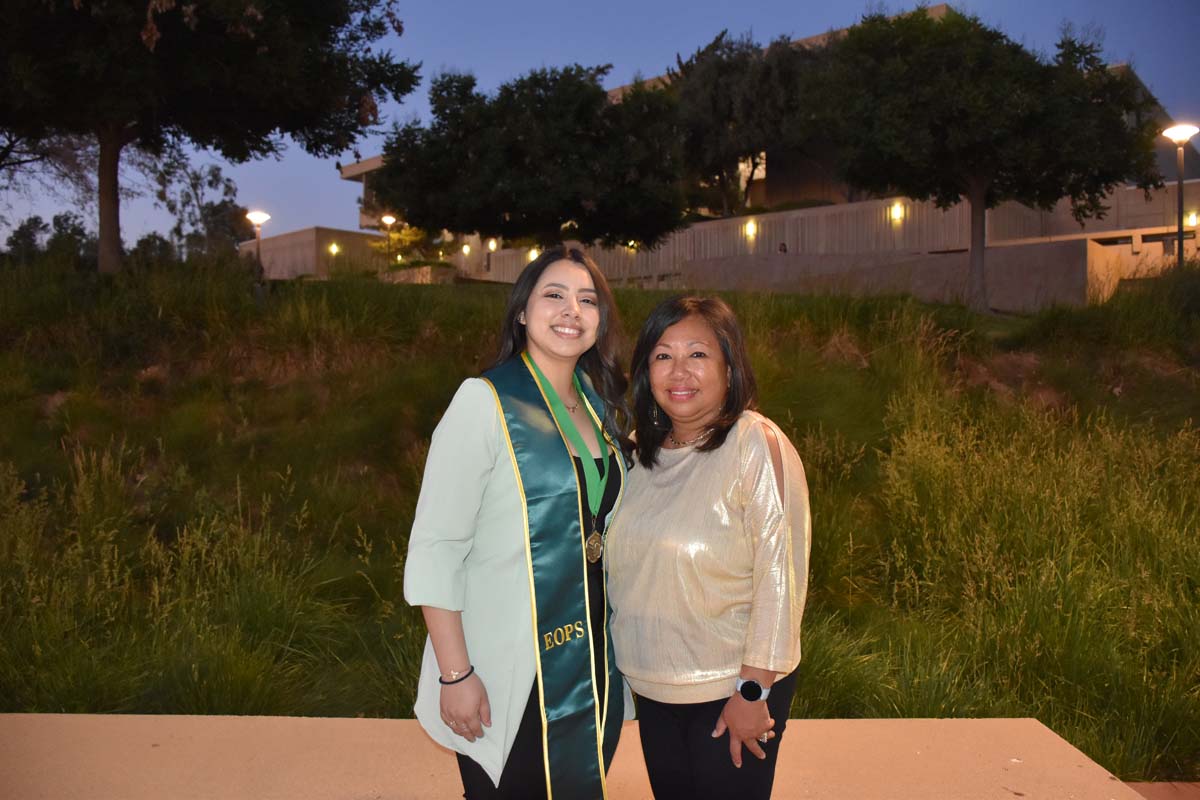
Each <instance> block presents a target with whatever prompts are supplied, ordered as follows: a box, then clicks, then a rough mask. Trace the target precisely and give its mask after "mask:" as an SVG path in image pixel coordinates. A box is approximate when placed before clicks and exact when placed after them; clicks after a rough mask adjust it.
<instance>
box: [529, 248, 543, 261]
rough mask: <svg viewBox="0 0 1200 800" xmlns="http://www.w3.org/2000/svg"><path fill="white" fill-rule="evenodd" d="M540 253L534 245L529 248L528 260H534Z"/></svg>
mask: <svg viewBox="0 0 1200 800" xmlns="http://www.w3.org/2000/svg"><path fill="white" fill-rule="evenodd" d="M540 255H541V253H539V252H538V249H537V248H536V247H531V248H529V260H530V261H534V260H536V259H537V257H538V256H540Z"/></svg>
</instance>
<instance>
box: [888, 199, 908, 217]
mask: <svg viewBox="0 0 1200 800" xmlns="http://www.w3.org/2000/svg"><path fill="white" fill-rule="evenodd" d="M888 216H889V217H890V218H891V220H892V222H902V221H903V220H904V204H903V203H901V202H900V201H899V200H897V201H896V202H894V203H892V207H891V208H890V209H888Z"/></svg>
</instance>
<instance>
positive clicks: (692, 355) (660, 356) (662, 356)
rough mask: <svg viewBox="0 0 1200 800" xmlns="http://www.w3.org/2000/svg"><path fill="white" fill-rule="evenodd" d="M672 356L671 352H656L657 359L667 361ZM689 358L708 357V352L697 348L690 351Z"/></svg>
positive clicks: (655, 358) (655, 357)
mask: <svg viewBox="0 0 1200 800" xmlns="http://www.w3.org/2000/svg"><path fill="white" fill-rule="evenodd" d="M670 357H671V354H670V353H655V354H654V360H655V361H666V360H667V359H669V358H670ZM688 358H708V353H705V352H704V351H703V350H696V351H694V352H691V353H688Z"/></svg>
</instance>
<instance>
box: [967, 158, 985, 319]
mask: <svg viewBox="0 0 1200 800" xmlns="http://www.w3.org/2000/svg"><path fill="white" fill-rule="evenodd" d="M987 189H988V185H987V181H984V180H981V179H973V180H972V181H971V183H970V185H969V186H968V188H967V202H968V203H969V204H970V206H971V253H970V255H971V265H970V268H969V269H968V271H967V305H969V306H970V307H971V310H972V311H978V312H980V313H982V314H987V313H989V312H990V311H991V306H989V305H988V293H987V281H986V279H985V275H984V271H983V254H984V249H985V248H986V246H987Z"/></svg>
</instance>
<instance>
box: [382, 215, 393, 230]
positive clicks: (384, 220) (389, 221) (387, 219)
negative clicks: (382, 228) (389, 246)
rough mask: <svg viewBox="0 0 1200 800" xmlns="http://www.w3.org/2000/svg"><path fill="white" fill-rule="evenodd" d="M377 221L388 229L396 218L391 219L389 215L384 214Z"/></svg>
mask: <svg viewBox="0 0 1200 800" xmlns="http://www.w3.org/2000/svg"><path fill="white" fill-rule="evenodd" d="M379 221H380V222H382V223H383V224H384V225H387V226H388V227H389V228H390V227H392V226H393V225H395V224H396V218H395V217H393V216H392V215H391V214H384V215H383V216H382V217H380V218H379Z"/></svg>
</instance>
